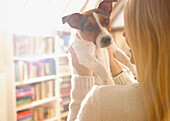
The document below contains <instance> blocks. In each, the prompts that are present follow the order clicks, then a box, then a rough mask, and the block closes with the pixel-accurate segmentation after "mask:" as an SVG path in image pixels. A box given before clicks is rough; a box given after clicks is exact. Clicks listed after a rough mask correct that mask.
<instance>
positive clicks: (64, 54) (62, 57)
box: [59, 53, 68, 58]
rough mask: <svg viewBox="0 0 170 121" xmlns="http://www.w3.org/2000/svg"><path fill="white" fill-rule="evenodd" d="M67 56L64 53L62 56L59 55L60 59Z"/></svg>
mask: <svg viewBox="0 0 170 121" xmlns="http://www.w3.org/2000/svg"><path fill="white" fill-rule="evenodd" d="M67 56H68V54H67V53H64V54H61V55H59V57H60V58H63V57H67Z"/></svg>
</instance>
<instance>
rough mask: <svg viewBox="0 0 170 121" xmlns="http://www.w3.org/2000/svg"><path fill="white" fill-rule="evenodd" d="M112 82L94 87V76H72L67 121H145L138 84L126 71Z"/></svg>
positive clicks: (143, 106)
mask: <svg viewBox="0 0 170 121" xmlns="http://www.w3.org/2000/svg"><path fill="white" fill-rule="evenodd" d="M113 80H114V81H115V84H117V85H116V86H113V85H102V86H96V85H94V84H95V80H94V77H90V76H78V75H77V76H74V77H73V78H72V84H73V87H72V95H71V103H70V110H69V116H68V121H75V120H76V121H147V118H146V112H145V105H144V101H143V98H142V93H141V91H140V86H139V84H138V83H133V82H132V81H131V79H130V77H129V75H128V73H127V72H126V71H124V72H122V73H120V74H119V75H117V76H116V77H113Z"/></svg>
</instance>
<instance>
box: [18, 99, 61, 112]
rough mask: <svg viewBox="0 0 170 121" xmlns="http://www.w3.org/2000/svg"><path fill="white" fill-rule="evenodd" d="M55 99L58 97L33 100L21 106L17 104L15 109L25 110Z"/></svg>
mask: <svg viewBox="0 0 170 121" xmlns="http://www.w3.org/2000/svg"><path fill="white" fill-rule="evenodd" d="M57 99H58V100H59V97H51V98H47V99H42V100H38V101H34V102H32V103H30V104H25V105H23V106H18V107H17V111H22V110H25V109H29V108H33V107H36V106H39V105H43V104H46V103H49V102H52V101H55V100H57Z"/></svg>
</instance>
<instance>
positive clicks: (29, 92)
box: [16, 90, 32, 98]
mask: <svg viewBox="0 0 170 121" xmlns="http://www.w3.org/2000/svg"><path fill="white" fill-rule="evenodd" d="M28 95H32V92H31V90H28V91H25V92H17V93H16V97H17V98H20V97H24V96H28Z"/></svg>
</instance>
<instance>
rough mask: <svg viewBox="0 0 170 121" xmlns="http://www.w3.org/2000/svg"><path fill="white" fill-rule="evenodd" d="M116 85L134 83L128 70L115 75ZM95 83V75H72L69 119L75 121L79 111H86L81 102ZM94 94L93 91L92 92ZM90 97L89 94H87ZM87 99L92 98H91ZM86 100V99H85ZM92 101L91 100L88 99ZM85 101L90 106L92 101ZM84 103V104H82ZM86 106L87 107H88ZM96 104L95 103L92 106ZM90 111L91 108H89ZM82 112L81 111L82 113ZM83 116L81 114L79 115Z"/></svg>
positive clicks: (68, 120)
mask: <svg viewBox="0 0 170 121" xmlns="http://www.w3.org/2000/svg"><path fill="white" fill-rule="evenodd" d="M113 80H114V81H115V84H116V85H130V84H132V81H131V79H130V78H129V75H128V73H127V72H126V71H123V72H122V73H120V74H119V75H117V76H115V77H113ZM93 85H95V78H94V77H93V76H79V75H76V76H73V77H72V90H71V102H70V105H69V115H68V118H67V121H75V119H76V118H77V114H78V112H83V114H84V112H86V111H85V109H81V111H79V110H80V106H81V103H82V101H83V99H84V98H85V97H86V95H87V93H89V91H90V90H91V88H92V86H93ZM91 94H92V92H91ZM87 98H88V96H87ZM87 98H86V99H85V100H90V99H87ZM85 102H86V101H85ZM88 102H90V101H88ZM88 102H86V103H84V104H87V105H88V106H90V105H91V104H90V103H88ZM82 105H83V104H82ZM88 106H85V107H88ZM93 106H95V105H94V103H93V105H92V107H93ZM88 111H89V110H88ZM80 114H81V113H80ZM79 118H81V116H79ZM86 121H87V120H86Z"/></svg>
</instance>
